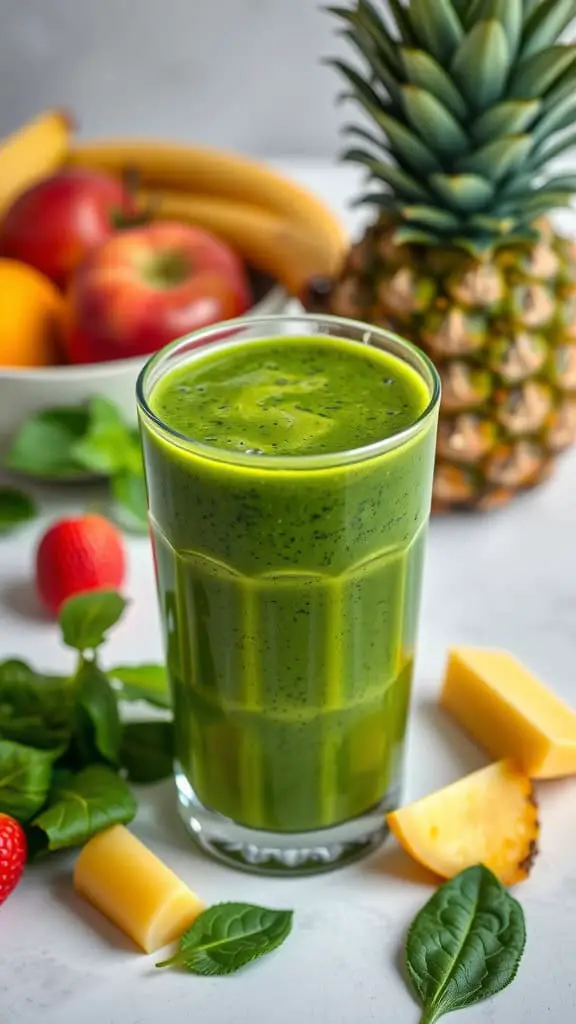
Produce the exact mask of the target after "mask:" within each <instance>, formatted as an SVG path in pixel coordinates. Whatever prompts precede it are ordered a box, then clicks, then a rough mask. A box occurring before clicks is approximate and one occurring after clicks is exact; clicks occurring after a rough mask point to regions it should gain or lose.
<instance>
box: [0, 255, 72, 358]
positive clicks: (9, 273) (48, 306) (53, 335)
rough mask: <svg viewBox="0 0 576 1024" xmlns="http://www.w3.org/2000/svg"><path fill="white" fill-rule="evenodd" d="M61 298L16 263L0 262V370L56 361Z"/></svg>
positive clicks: (49, 284)
mask: <svg viewBox="0 0 576 1024" xmlns="http://www.w3.org/2000/svg"><path fill="white" fill-rule="evenodd" d="M63 324H64V299H63V297H62V295H61V294H60V292H59V291H58V290H57V289H56V288H55V286H54V285H53V284H52V282H51V281H49V280H48V278H46V277H43V275H42V274H40V273H39V272H38V271H37V270H35V269H34V268H33V267H28V266H26V264H25V263H18V262H17V261H16V260H7V259H0V367H10V368H13V369H19V368H26V367H33V366H51V365H53V364H54V363H58V362H60V361H61V360H60V351H61V340H62V333H63Z"/></svg>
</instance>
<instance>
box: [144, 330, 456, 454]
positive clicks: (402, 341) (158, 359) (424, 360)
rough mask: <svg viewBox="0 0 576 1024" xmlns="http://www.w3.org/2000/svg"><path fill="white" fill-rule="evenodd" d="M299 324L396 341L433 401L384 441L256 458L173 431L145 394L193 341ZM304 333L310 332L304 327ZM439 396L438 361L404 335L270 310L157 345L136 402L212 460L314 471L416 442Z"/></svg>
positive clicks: (185, 445)
mask: <svg viewBox="0 0 576 1024" xmlns="http://www.w3.org/2000/svg"><path fill="white" fill-rule="evenodd" d="M296 322H301V323H302V324H304V325H306V324H310V325H312V324H316V325H318V326H317V328H316V330H315V331H312V330H311V336H312V337H313V336H314V333H315V334H317V335H318V337H322V336H323V335H322V333H321V330H320V328H321V325H322V324H326V325H327V326H328V327H330V328H338V327H341V328H342V331H343V332H345V331H346V329H351V328H352V329H354V330H355V331H358V332H362V333H363V335H364V337H363V338H362V340H361V339H360V338H358V339H355V338H346V335H345V333H343V336H342V340H345V341H350V342H351V343H352V344H357V345H369V344H370V343H371V336H372V335H374V336H375V337H377V338H380V339H381V340H383V341H392V342H394V344H395V345H397V346H399V347H400V349H401V350H403V351H404V352H406V353H409V354H410V355H411V356H412V358H413V359H414V360H416V362H418V363H419V364H420V367H418V368H416V367H414V366H413V368H414V369H416V370H417V372H420V371H421V370H422V369H423V370H424V371H426V372H427V374H428V375H429V378H430V380H429V381H427V380H426V377H425V374H424V373H421V376H422V377H423V379H424V380H425V382H426V383H427V384H428V383H429V384H430V399H429V401H428V404H427V405H426V407H425V409H424V410H423V411H422V412H421V413H420V415H419V416H418V418H417V419H415V420H414V422H413V423H411V424H410V425H409V426H408V427H404V429H403V430H399V431H398V433H396V434H392V435H391V436H390V437H386V438H382V440H380V441H373V442H372V443H371V444H368V445H362V446H360V447H357V448H349V449H346V450H345V451H340V452H327V453H324V452H323V453H320V454H315V455H314V454H304V455H282V454H279V455H258V457H257V458H255V457H254V455H248V454H246V453H245V452H236V451H232V450H227V449H224V448H217V447H215V446H213V445H209V444H205V443H203V442H202V441H197V440H195V439H194V438H193V437H189V436H188V435H187V434H182V433H181V432H180V431H178V430H175V429H174V428H173V427H170V426H169V425H168V424H167V423H165V422H164V421H163V420H162V419H161V418H160V417H159V416H157V415H156V413H155V412H154V411H153V409H152V408H151V407H150V404H149V402H148V398H147V396H146V394H145V388H146V383H147V380H148V377H149V376H150V374H151V373H152V372H153V370H154V369H155V368H156V367H157V366H159V365H160V364H161V363H162V362H163V361H164V360H165V359H166V358H169V356H170V355H171V353H173V352H175V351H177V350H178V349H179V348H180V347H182V346H184V345H186V344H189V343H190V342H193V341H198V342H201V341H202V340H203V339H206V340H208V339H209V338H210V336H213V335H220V334H222V333H224V332H228V331H234V330H236V329H238V330H241V329H249V328H258V327H259V326H263V325H264V324H268V325H270V327H271V329H272V333H273V328H274V326H275V325H277V326H278V327H281V326H282V325H287V324H290V323H296ZM303 333H306V332H305V328H304V330H303ZM366 335H368V337H366ZM330 336H331V335H324V337H328V338H329V337H330ZM334 336H337V335H334ZM285 337H286V339H287V340H288V339H289V338H290V335H285ZM254 340H257V339H254ZM197 351H198V350H197ZM391 354H392V355H394V356H395V357H396V358H398V359H400V360H402V359H403V356H402V355H401V354H397V353H395V352H392V353H391ZM192 358H194V357H192ZM403 361H404V362H407V363H408V364H409V365H412V364H411V363H410V360H408V359H404V360H403ZM440 397H441V381H440V377H439V374H438V371H437V369H436V367H435V366H434V363H433V362H432V360H431V359H430V358H429V357H428V356H427V355H426V353H425V352H423V351H422V349H420V348H418V346H417V345H414V344H413V343H412V342H411V341H408V340H407V339H406V338H402V337H401V335H398V334H395V333H394V331H389V330H387V329H386V328H385V327H378V326H376V325H375V324H369V323H366V322H364V321H362V320H352V319H349V318H347V317H340V316H332V315H330V314H323V313H319V314H315V313H306V312H304V313H279V314H271V315H270V316H266V315H263V316H242V317H236V318H235V319H233V320H222V321H220V322H218V323H217V324H211V325H210V326H209V327H202V328H200V329H199V330H197V331H192V332H191V333H190V334H185V335H183V336H182V337H180V338H176V339H175V340H174V341H172V342H170V344H169V345H165V346H164V347H163V348H161V349H159V351H158V352H155V353H154V354H153V355H152V356H151V357H150V359H148V361H147V362H146V364H145V365H144V366H143V368H142V370H141V371H140V373H139V374H138V379H137V382H136V401H137V405H138V408H139V410H140V411H141V413H142V414H143V415H144V416H145V417H146V419H147V420H148V421H149V422H150V424H151V427H152V429H153V430H154V431H155V432H156V433H160V435H164V436H166V437H167V438H168V439H169V440H171V441H172V442H173V443H175V444H177V445H178V447H179V448H181V449H184V450H186V451H189V452H191V453H192V454H195V455H199V456H200V457H202V458H205V459H208V460H209V461H211V462H214V461H216V462H223V463H227V464H228V465H234V466H236V467H245V468H248V469H252V470H254V469H259V470H260V469H271V470H274V471H276V472H278V471H282V470H308V471H310V470H316V469H328V468H334V467H338V466H345V465H348V464H349V463H353V462H363V461H366V460H368V459H372V458H375V457H377V456H379V455H384V454H386V453H387V452H390V451H394V450H395V449H396V448H400V447H402V446H403V445H405V444H407V443H408V442H409V441H411V440H412V438H414V437H417V436H418V435H419V434H420V433H422V432H423V431H424V430H425V429H426V427H427V425H428V423H429V422H430V420H431V419H432V418H433V416H434V414H435V412H436V410H437V408H438V406H439V404H440Z"/></svg>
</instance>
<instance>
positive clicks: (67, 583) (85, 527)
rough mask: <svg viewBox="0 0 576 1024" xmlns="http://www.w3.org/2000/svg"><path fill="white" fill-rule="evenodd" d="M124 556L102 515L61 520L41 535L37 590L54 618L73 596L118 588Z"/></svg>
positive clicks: (116, 533) (118, 535) (116, 532)
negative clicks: (88, 591) (106, 588)
mask: <svg viewBox="0 0 576 1024" xmlns="http://www.w3.org/2000/svg"><path fill="white" fill-rule="evenodd" d="M125 571H126V557H125V554H124V541H123V539H122V534H121V533H120V531H119V530H117V529H116V527H115V526H114V525H113V524H112V523H111V522H109V521H108V519H104V517H103V516H97V515H88V516H79V517H78V518H76V519H62V520H60V522H58V523H55V524H54V526H51V527H50V529H49V530H48V532H47V533H45V534H44V536H43V538H42V540H41V541H40V545H39V547H38V551H37V552H36V588H37V590H38V595H39V597H40V599H41V601H42V602H43V604H45V605H46V607H47V608H48V609H49V610H50V611H51V612H53V613H54V614H55V615H57V614H58V611H59V609H60V605H61V604H63V602H64V601H66V599H67V598H69V597H72V596H73V595H74V594H80V593H82V592H83V591H86V590H100V589H102V588H104V587H110V588H112V589H115V590H117V589H119V588H120V587H121V586H122V584H123V582H124V575H125Z"/></svg>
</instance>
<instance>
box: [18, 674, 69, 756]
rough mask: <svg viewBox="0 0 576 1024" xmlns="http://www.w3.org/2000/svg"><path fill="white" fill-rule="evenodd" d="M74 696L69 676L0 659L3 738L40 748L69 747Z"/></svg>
mask: <svg viewBox="0 0 576 1024" xmlns="http://www.w3.org/2000/svg"><path fill="white" fill-rule="evenodd" d="M74 699H75V697H74V691H73V688H72V683H71V680H70V678H69V677H66V676H45V675H40V674H39V673H38V672H35V671H34V670H33V669H32V668H30V666H29V665H27V664H26V663H25V662H23V661H17V660H16V659H13V658H12V659H9V660H8V661H3V662H0V738H2V739H6V740H14V741H16V742H17V743H23V744H25V745H26V746H30V747H37V748H39V749H40V750H54V749H57V748H59V747H62V746H63V747H66V746H67V745H68V742H69V740H70V736H71V734H72V709H73V705H74Z"/></svg>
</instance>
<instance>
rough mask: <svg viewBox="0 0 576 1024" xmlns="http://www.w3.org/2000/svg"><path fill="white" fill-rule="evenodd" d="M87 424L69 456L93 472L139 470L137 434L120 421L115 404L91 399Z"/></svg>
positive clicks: (105, 399)
mask: <svg viewBox="0 0 576 1024" xmlns="http://www.w3.org/2000/svg"><path fill="white" fill-rule="evenodd" d="M88 413H89V426H88V430H87V432H86V434H85V436H84V437H83V438H81V440H80V441H78V442H77V443H76V444H75V445H74V449H73V457H74V459H75V460H76V461H77V462H78V463H80V465H82V466H84V468H85V469H87V470H90V471H92V472H94V473H102V474H103V475H104V476H114V475H115V474H117V473H122V472H124V471H126V472H130V473H140V474H141V473H142V454H141V448H140V440H139V437H138V435H136V439H135V432H134V430H132V429H131V428H130V427H129V426H127V424H126V423H125V422H124V419H123V417H122V414H121V412H120V410H119V409H118V407H117V406H116V405H114V403H113V402H111V401H109V399H107V398H93V399H92V400H91V401H90V403H89V406H88Z"/></svg>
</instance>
